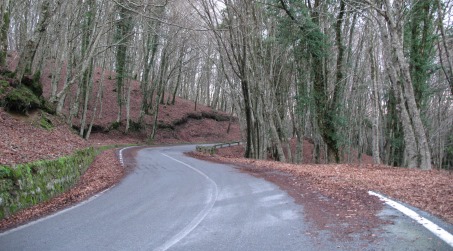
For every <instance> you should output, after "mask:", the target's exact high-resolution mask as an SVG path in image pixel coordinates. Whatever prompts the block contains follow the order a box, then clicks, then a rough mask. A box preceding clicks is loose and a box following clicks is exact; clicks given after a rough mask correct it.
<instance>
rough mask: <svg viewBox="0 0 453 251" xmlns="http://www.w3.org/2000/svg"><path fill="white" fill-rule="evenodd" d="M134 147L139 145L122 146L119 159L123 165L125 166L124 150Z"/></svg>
mask: <svg viewBox="0 0 453 251" xmlns="http://www.w3.org/2000/svg"><path fill="white" fill-rule="evenodd" d="M132 147H137V146H129V147H125V148H121V150H120V151H119V153H118V159H119V160H120V164H121V166H122V167H124V158H123V151H124V150H126V149H129V148H132Z"/></svg>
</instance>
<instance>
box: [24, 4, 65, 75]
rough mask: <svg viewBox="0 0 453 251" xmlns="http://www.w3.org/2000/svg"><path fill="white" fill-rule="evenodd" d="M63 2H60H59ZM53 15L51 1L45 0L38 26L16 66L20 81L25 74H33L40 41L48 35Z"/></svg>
mask: <svg viewBox="0 0 453 251" xmlns="http://www.w3.org/2000/svg"><path fill="white" fill-rule="evenodd" d="M58 3H59V4H61V3H60V2H58ZM51 16H52V13H51V10H50V1H49V0H44V2H43V3H42V6H41V15H40V18H39V22H38V25H37V26H36V29H35V31H34V32H33V35H32V37H31V38H30V39H29V40H28V41H27V42H26V44H25V48H24V49H23V50H22V53H21V55H20V58H19V62H18V64H17V68H16V80H17V81H18V82H20V81H21V80H22V78H23V76H24V75H25V74H31V73H32V72H31V66H32V63H33V59H34V57H35V54H36V50H37V49H38V46H39V43H40V42H41V40H42V39H43V38H44V36H45V35H46V29H47V26H48V25H49V23H50V18H51Z"/></svg>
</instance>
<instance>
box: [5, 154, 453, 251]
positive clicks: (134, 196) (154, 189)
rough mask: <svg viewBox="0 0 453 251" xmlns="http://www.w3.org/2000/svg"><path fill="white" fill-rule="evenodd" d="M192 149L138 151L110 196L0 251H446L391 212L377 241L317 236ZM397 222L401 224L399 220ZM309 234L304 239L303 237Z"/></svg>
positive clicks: (271, 191)
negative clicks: (390, 222)
mask: <svg viewBox="0 0 453 251" xmlns="http://www.w3.org/2000/svg"><path fill="white" fill-rule="evenodd" d="M192 149H194V146H177V147H161V148H148V149H143V150H141V151H140V152H139V153H138V156H137V167H136V169H135V170H134V172H133V173H131V174H130V175H128V176H127V177H126V178H125V179H124V180H123V181H122V182H121V183H120V184H119V185H117V186H115V187H114V188H112V189H110V190H109V191H107V192H105V193H103V194H101V195H99V196H97V197H96V198H94V199H91V200H89V201H88V202H86V203H83V204H81V205H78V206H76V207H74V208H71V209H69V210H65V211H63V212H60V213H58V214H56V215H53V216H51V217H47V218H44V219H42V220H40V221H38V222H34V223H32V224H29V225H26V226H24V227H20V228H18V229H13V230H12V231H8V232H5V233H1V234H0V250H451V247H450V246H448V245H446V244H445V243H443V242H442V241H440V240H438V239H437V237H435V236H433V235H432V234H430V232H428V231H427V230H426V229H424V228H423V227H421V226H419V225H417V224H415V223H414V222H413V221H411V220H408V219H406V218H405V217H404V216H402V215H400V214H398V212H396V211H394V210H392V209H391V208H386V209H385V210H384V211H383V212H382V213H381V214H382V215H381V217H384V218H389V219H393V220H394V222H395V223H394V224H393V225H391V226H383V228H382V229H377V230H376V231H375V233H373V234H375V235H378V236H379V237H381V238H378V239H379V240H378V241H373V242H369V241H367V240H366V239H361V238H359V237H357V238H354V237H352V238H351V239H350V240H348V241H344V240H343V241H340V240H335V238H332V235H331V233H329V232H328V231H323V232H317V233H315V234H313V233H314V232H316V230H315V229H313V227H312V225H311V224H310V222H309V221H308V222H307V221H306V219H305V218H304V215H303V206H302V205H298V204H295V203H294V200H293V199H292V198H291V197H289V196H288V195H287V194H286V192H284V191H282V190H280V189H279V188H278V187H277V186H276V185H274V184H272V183H269V182H267V181H265V180H263V179H259V178H255V177H253V176H250V175H248V174H244V173H241V172H239V171H238V170H237V169H235V168H233V167H231V166H228V165H222V164H213V163H209V162H205V161H201V160H197V159H193V158H189V157H186V156H184V155H183V152H185V151H190V150H192ZM400 218H401V219H400ZM308 233H310V234H308Z"/></svg>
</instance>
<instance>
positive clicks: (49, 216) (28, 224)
mask: <svg viewBox="0 0 453 251" xmlns="http://www.w3.org/2000/svg"><path fill="white" fill-rule="evenodd" d="M113 187H114V186H112V187H110V188H107V189H105V190H104V191H102V192H100V193H98V194H96V195H94V196H92V197H90V198H89V199H87V200H85V201H82V202H80V203H79V204H76V205H74V206H72V207H68V208H66V209H63V210H61V211H58V212H56V213H54V214H51V215H48V216H45V217H43V218H40V219H38V220H35V221H31V222H29V223H27V224H25V225H22V226H19V227H16V228H13V229H10V230H8V231H5V232H3V233H0V237H2V236H5V235H8V234H11V233H14V232H17V231H19V230H22V229H24V228H27V227H31V226H33V225H36V224H38V223H40V222H43V221H46V220H49V219H52V218H54V217H56V216H58V215H61V214H64V213H66V212H69V211H71V210H73V209H75V208H78V207H80V206H83V205H85V204H87V203H89V202H91V201H93V200H95V199H97V198H98V197H99V196H101V195H103V194H104V193H106V192H107V191H109V190H110V189H112V188H113Z"/></svg>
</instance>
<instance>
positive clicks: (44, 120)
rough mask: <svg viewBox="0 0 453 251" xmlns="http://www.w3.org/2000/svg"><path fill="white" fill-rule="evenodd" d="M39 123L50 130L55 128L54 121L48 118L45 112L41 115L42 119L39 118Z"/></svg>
mask: <svg viewBox="0 0 453 251" xmlns="http://www.w3.org/2000/svg"><path fill="white" fill-rule="evenodd" d="M39 125H40V126H41V127H42V128H44V129H46V130H48V131H50V130H52V129H53V125H52V121H50V120H49V119H48V118H46V116H45V115H44V114H42V115H41V119H40V120H39Z"/></svg>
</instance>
